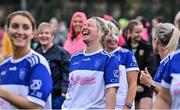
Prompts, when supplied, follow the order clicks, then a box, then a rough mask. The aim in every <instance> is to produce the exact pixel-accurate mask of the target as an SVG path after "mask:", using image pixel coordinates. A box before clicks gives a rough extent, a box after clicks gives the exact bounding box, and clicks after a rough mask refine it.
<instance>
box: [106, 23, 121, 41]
mask: <svg viewBox="0 0 180 110" xmlns="http://www.w3.org/2000/svg"><path fill="white" fill-rule="evenodd" d="M106 23H107V26H108V34H107V37H109V38H112V39H113V40H116V41H118V35H119V30H118V28H117V27H116V26H115V25H114V24H113V23H112V22H110V21H106Z"/></svg>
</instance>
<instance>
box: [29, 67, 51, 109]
mask: <svg viewBox="0 0 180 110" xmlns="http://www.w3.org/2000/svg"><path fill="white" fill-rule="evenodd" d="M30 72H31V73H30V75H31V76H30V80H29V93H28V96H27V99H28V100H29V101H31V102H33V103H36V104H39V105H41V106H43V107H44V106H45V105H46V102H47V100H48V97H49V95H50V94H51V92H52V79H51V76H50V73H49V71H48V69H47V68H46V67H45V66H44V65H43V64H36V65H35V66H34V67H33V68H32V70H31V71H30Z"/></svg>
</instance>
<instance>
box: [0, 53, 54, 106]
mask: <svg viewBox="0 0 180 110" xmlns="http://www.w3.org/2000/svg"><path fill="white" fill-rule="evenodd" d="M0 73H1V82H0V84H1V85H0V86H1V87H2V88H4V89H7V90H9V91H11V92H13V93H14V94H17V95H20V96H25V97H26V98H27V100H29V101H31V102H33V103H36V104H39V105H41V106H43V107H44V108H51V92H52V80H51V76H50V69H49V65H48V63H47V61H46V59H45V58H44V57H42V56H41V55H40V54H38V53H36V52H35V51H33V50H31V52H30V53H28V54H27V55H26V56H24V57H23V58H20V59H18V60H14V59H13V58H12V57H10V58H9V59H7V60H6V61H4V62H3V63H2V64H1V66H0ZM0 108H9V109H12V108H15V107H14V106H13V105H11V104H10V103H8V102H7V101H5V100H3V99H2V98H0Z"/></svg>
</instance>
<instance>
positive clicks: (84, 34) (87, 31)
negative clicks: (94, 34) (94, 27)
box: [82, 29, 90, 36]
mask: <svg viewBox="0 0 180 110" xmlns="http://www.w3.org/2000/svg"><path fill="white" fill-rule="evenodd" d="M89 34H90V31H89V30H87V29H83V30H82V35H83V36H87V35H89Z"/></svg>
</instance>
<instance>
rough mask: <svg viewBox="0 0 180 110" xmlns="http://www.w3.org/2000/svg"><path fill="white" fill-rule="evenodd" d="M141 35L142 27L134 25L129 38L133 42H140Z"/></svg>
mask: <svg viewBox="0 0 180 110" xmlns="http://www.w3.org/2000/svg"><path fill="white" fill-rule="evenodd" d="M142 33H143V25H136V26H134V28H133V30H132V32H131V37H132V39H133V40H135V41H140V40H141V37H142Z"/></svg>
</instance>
